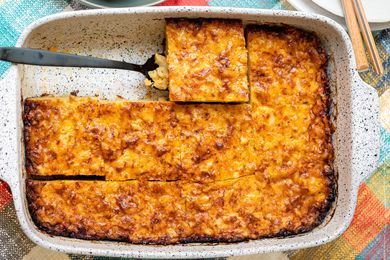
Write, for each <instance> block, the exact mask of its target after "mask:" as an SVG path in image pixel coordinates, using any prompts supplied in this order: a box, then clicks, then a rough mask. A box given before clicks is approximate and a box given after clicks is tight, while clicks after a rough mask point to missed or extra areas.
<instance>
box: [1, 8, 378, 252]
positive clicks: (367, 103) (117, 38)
mask: <svg viewBox="0 0 390 260" xmlns="http://www.w3.org/2000/svg"><path fill="white" fill-rule="evenodd" d="M167 17H192V18H195V17H205V18H227V19H229V18H234V19H241V20H243V21H244V23H258V24H263V23H283V24H289V25H292V26H297V27H300V28H302V29H305V30H308V31H314V32H316V33H317V35H318V36H319V37H320V39H321V41H322V44H323V47H324V48H325V49H326V51H327V53H328V54H329V68H328V74H329V79H330V86H331V90H332V94H331V95H332V98H333V105H332V117H333V120H334V124H335V127H336V131H335V133H334V136H333V143H334V148H335V155H336V159H335V170H336V174H337V180H338V181H337V197H336V201H335V202H334V205H333V207H332V210H331V212H330V213H329V214H328V216H327V218H326V220H325V221H324V223H322V224H321V225H320V226H319V227H317V228H315V229H314V230H312V231H310V232H308V233H305V234H301V235H295V236H291V237H284V238H269V239H259V240H252V241H248V242H240V243H230V244H222V243H220V244H201V243H199V244H180V245H169V246H156V245H132V244H128V243H121V242H113V241H86V240H79V239H72V238H65V237H53V236H50V235H48V234H46V233H43V232H41V231H40V230H39V229H37V227H36V226H35V225H34V224H33V222H32V220H31V217H30V214H29V212H28V209H27V203H26V195H25V194H26V192H25V178H26V173H25V169H24V154H23V151H24V148H23V140H22V128H23V127H22V121H21V110H22V106H21V104H22V101H23V99H24V98H27V97H32V96H39V95H42V94H53V95H68V94H69V93H70V92H73V91H78V93H79V95H88V96H93V95H98V96H100V97H104V98H114V97H116V96H117V95H120V96H122V97H124V98H127V99H141V98H144V97H146V96H147V97H148V98H152V99H155V98H158V96H159V93H157V92H155V93H154V92H153V93H148V92H147V91H146V89H145V87H144V86H143V82H142V81H143V77H142V76H140V75H139V74H137V73H133V72H129V71H120V70H107V69H87V68H83V69H81V68H55V67H39V66H27V65H19V66H15V65H13V66H12V67H11V68H10V70H9V71H8V73H7V74H6V76H5V78H4V79H3V80H2V82H1V86H2V87H1V89H0V96H1V104H2V109H1V111H0V123H1V126H2V127H1V134H0V160H1V168H0V178H1V179H4V180H5V181H7V182H8V183H9V184H10V186H11V188H12V193H13V198H14V203H15V207H16V210H17V214H18V218H19V222H20V224H21V227H22V228H23V230H24V232H25V233H26V234H27V235H28V236H29V237H30V238H31V240H33V241H34V242H36V243H37V244H39V245H41V246H44V247H47V248H51V249H55V250H58V251H63V252H69V253H78V254H94V255H106V256H118V257H145V258H197V257H220V256H229V255H244V254H255V253H262V252H272V251H282V250H292V249H299V248H305V247H311V246H316V245H320V244H323V243H326V242H329V241H331V240H333V239H335V238H337V237H338V236H339V235H340V234H341V233H342V232H343V231H344V230H345V229H346V228H347V227H348V225H349V223H350V222H351V219H352V216H353V213H354V209H355V206H356V199H357V192H358V187H359V184H360V183H361V182H362V181H363V180H364V179H365V178H366V177H367V176H369V175H370V174H371V173H372V172H373V171H374V169H375V168H376V165H377V160H378V153H379V127H378V111H379V108H378V106H379V102H378V96H377V93H376V91H375V90H374V89H373V88H372V87H370V86H368V85H366V84H365V83H363V81H362V80H361V79H360V77H359V75H358V73H357V71H356V69H355V67H356V65H355V61H354V55H353V53H352V47H351V43H350V41H349V38H348V35H347V34H346V32H345V31H344V29H343V28H342V27H341V26H340V25H338V24H336V23H335V22H334V21H332V20H330V19H328V18H325V17H323V16H318V15H312V14H305V13H299V12H288V11H274V10H255V9H230V8H227V9H226V8H201V7H165V8H162V7H160V8H137V9H136V8H134V9H117V10H115V9H111V10H92V11H79V12H67V13H61V14H58V15H54V16H49V17H45V18H43V19H40V20H38V21H37V22H35V23H34V24H32V25H30V26H29V27H28V28H27V29H26V30H25V31H24V32H23V34H22V36H21V37H20V38H19V40H18V42H17V44H16V45H17V46H23V47H30V48H50V49H52V50H59V51H65V52H66V51H69V52H72V53H80V54H91V55H94V56H98V57H103V58H114V59H124V60H127V61H130V62H143V61H145V60H146V59H147V58H148V57H149V56H150V55H151V54H153V53H155V52H156V51H158V50H161V48H162V42H163V38H164V24H165V20H164V19H165V18H167Z"/></svg>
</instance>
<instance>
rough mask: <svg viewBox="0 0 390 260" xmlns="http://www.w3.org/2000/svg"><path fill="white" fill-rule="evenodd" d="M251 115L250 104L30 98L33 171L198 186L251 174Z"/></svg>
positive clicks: (28, 150) (27, 103)
mask: <svg viewBox="0 0 390 260" xmlns="http://www.w3.org/2000/svg"><path fill="white" fill-rule="evenodd" d="M250 112H251V106H250V105H247V104H236V105H217V104H183V105H181V104H175V103H172V102H151V101H140V102H134V101H127V100H123V99H120V100H117V101H102V100H98V99H97V98H90V97H86V98H82V97H74V96H70V97H66V98H52V97H43V98H32V99H27V100H26V101H25V111H24V125H25V129H24V133H25V143H26V158H27V172H28V173H29V174H30V175H37V176H51V175H65V176H81V175H92V176H104V177H105V179H106V180H131V179H146V180H160V181H166V180H168V181H171V180H178V179H181V180H190V181H197V182H210V181H215V180H224V179H230V178H236V177H240V176H245V175H249V174H252V173H253V171H254V154H253V153H251V150H250V149H248V145H249V143H250V140H251V138H252V137H251V136H252V134H253V132H252V127H251V121H250V118H251V117H250Z"/></svg>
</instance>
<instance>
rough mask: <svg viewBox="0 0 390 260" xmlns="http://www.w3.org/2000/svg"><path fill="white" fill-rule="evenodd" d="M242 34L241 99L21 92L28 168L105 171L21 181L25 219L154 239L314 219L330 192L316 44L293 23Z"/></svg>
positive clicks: (249, 232)
mask: <svg viewBox="0 0 390 260" xmlns="http://www.w3.org/2000/svg"><path fill="white" fill-rule="evenodd" d="M246 37H247V48H248V54H249V83H250V88H251V101H250V103H248V104H189V103H174V102H151V101H150V102H147V101H139V102H136V101H126V100H117V101H102V100H98V99H96V98H81V97H73V96H71V97H66V98H51V97H42V98H33V99H27V100H26V101H25V109H24V113H23V120H24V126H25V129H24V134H25V144H26V160H27V173H28V174H29V176H33V177H34V176H51V175H67V176H84V175H94V176H103V177H104V178H105V180H106V181H76V180H55V181H39V180H28V181H27V193H28V194H27V195H28V200H29V207H30V212H31V214H32V216H33V219H34V221H35V223H37V225H38V226H39V227H40V228H42V229H43V230H45V231H46V232H48V233H50V234H54V235H63V236H71V237H77V238H85V239H113V240H122V241H128V242H132V243H154V244H172V243H185V242H204V241H216V242H221V241H227V242H233V241H242V240H247V239H257V238H261V237H275V236H281V235H289V234H297V233H302V232H305V231H308V230H311V229H312V228H314V227H315V226H317V225H318V224H319V223H321V222H322V220H323V219H324V217H325V215H326V213H327V211H328V209H329V207H330V204H331V202H332V201H333V199H334V194H335V179H334V173H333V168H332V163H333V149H332V140H331V135H332V126H331V123H330V119H329V111H328V109H329V107H330V100H329V89H328V86H327V77H326V55H325V53H324V51H323V50H322V49H321V47H320V42H319V40H318V39H317V38H316V37H315V36H314V35H313V34H311V33H308V32H304V31H301V30H299V29H296V28H291V27H287V26H271V25H267V26H249V27H248V28H247V30H246ZM57 177H58V176H57ZM59 177H61V176H59ZM108 180H110V181H108Z"/></svg>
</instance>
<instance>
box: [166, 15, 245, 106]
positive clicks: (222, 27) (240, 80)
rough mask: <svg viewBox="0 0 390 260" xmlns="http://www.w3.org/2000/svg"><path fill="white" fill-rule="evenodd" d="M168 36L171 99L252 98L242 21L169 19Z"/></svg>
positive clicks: (240, 100)
mask: <svg viewBox="0 0 390 260" xmlns="http://www.w3.org/2000/svg"><path fill="white" fill-rule="evenodd" d="M166 39H167V52H168V54H167V61H168V72H169V98H170V100H171V101H189V102H247V101H249V88H248V80H247V51H246V48H245V38H244V29H243V25H242V22H241V21H237V20H208V19H200V20H199V19H196V20H195V19H194V20H191V19H168V20H167V26H166Z"/></svg>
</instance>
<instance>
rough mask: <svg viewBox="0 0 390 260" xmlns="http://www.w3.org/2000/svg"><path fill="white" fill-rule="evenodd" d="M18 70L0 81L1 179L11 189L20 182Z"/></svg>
mask: <svg viewBox="0 0 390 260" xmlns="http://www.w3.org/2000/svg"><path fill="white" fill-rule="evenodd" d="M16 78H17V68H16V66H11V68H10V69H9V70H8V71H7V72H6V73H5V75H4V77H3V78H2V79H1V80H0V179H1V180H4V181H5V182H7V183H8V184H9V185H10V186H11V188H12V187H13V186H14V185H13V184H14V183H17V182H18V179H19V175H18V162H19V158H18V152H17V151H18V145H19V142H18V138H17V136H18V131H17V116H16V115H17V114H16V113H17V109H18V105H19V104H17V101H18V100H19V98H18V95H19V90H18V89H17V84H16V82H17V81H16Z"/></svg>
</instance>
